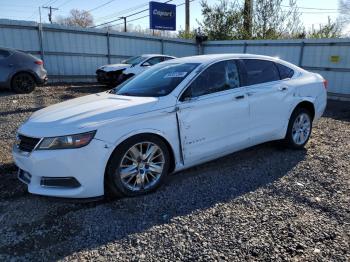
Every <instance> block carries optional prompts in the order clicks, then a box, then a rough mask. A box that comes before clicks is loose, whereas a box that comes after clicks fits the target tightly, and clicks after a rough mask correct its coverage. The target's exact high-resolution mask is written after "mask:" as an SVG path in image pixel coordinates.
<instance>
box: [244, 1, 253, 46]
mask: <svg viewBox="0 0 350 262" xmlns="http://www.w3.org/2000/svg"><path fill="white" fill-rule="evenodd" d="M253 1H254V0H245V1H244V10H243V28H244V35H245V39H249V38H251V37H252V27H253Z"/></svg>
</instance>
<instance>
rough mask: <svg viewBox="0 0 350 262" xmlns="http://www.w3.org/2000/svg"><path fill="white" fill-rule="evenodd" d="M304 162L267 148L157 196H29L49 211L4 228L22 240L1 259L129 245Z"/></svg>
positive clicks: (186, 174)
mask: <svg viewBox="0 0 350 262" xmlns="http://www.w3.org/2000/svg"><path fill="white" fill-rule="evenodd" d="M305 156H306V150H298V151H297V150H289V149H284V148H282V147H276V146H275V144H274V143H267V144H263V145H259V146H255V147H253V148H250V149H247V150H244V151H241V152H237V153H234V154H231V155H228V156H226V157H222V158H219V159H217V160H214V161H211V162H208V163H205V164H202V165H199V166H196V167H193V168H190V169H188V170H185V171H181V172H178V173H176V174H173V175H171V176H169V177H168V179H167V180H166V182H165V184H164V185H163V186H162V187H161V188H159V190H157V191H156V192H154V193H151V194H148V195H145V196H139V197H133V198H122V199H114V200H111V199H108V200H107V199H105V200H101V201H96V202H92V203H74V202H73V203H72V202H66V201H63V202H61V201H62V200H61V201H59V203H60V204H58V202H57V201H58V200H57V199H52V198H45V197H36V196H32V195H28V197H29V198H30V199H32V201H35V202H36V205H38V203H40V205H41V206H50V208H49V210H48V211H47V214H45V215H43V216H42V218H40V219H38V220H36V221H32V222H27V221H26V220H23V221H21V223H17V224H16V225H15V226H13V227H12V228H7V230H12V231H14V232H15V233H16V234H17V236H18V238H19V239H20V240H19V241H17V242H16V243H13V244H8V245H6V246H0V253H3V254H8V255H11V254H13V252H16V254H17V256H19V257H21V256H22V257H23V256H25V255H27V254H29V253H30V255H31V256H33V257H35V258H36V259H37V258H39V257H40V255H41V254H45V253H48V252H49V254H50V259H60V258H63V257H65V256H68V255H71V254H73V253H76V252H79V251H82V250H86V249H94V248H98V247H100V246H102V245H106V244H108V243H111V242H113V241H116V240H120V239H127V240H128V241H131V242H132V241H133V239H134V238H133V234H135V233H141V232H144V231H146V230H148V229H150V228H152V227H154V226H158V225H163V224H171V223H173V221H175V220H177V219H179V218H180V217H183V216H188V215H191V214H194V213H196V212H200V211H202V210H206V209H209V208H212V207H214V206H216V205H221V204H224V203H227V202H230V201H235V200H236V199H238V198H240V197H241V196H244V195H245V194H249V192H253V191H256V190H260V189H263V188H266V187H269V186H271V185H272V184H273V183H274V182H275V181H277V180H279V179H281V178H282V177H284V176H286V175H288V172H289V171H290V170H291V169H293V168H294V167H295V166H296V165H297V164H298V163H299V162H300V161H302V160H304V159H305ZM28 212H32V214H31V215H33V216H34V214H35V212H37V211H36V210H35V209H33V210H28ZM218 215H220V214H218ZM3 226H4V225H3ZM18 228H19V229H18ZM36 232H40V234H39V233H36ZM87 239H88V240H87ZM43 250H45V252H43Z"/></svg>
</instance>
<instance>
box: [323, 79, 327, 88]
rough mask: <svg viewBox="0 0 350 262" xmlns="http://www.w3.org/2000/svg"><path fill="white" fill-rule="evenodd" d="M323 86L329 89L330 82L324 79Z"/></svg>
mask: <svg viewBox="0 0 350 262" xmlns="http://www.w3.org/2000/svg"><path fill="white" fill-rule="evenodd" d="M323 86H324V88H326V89H327V88H328V81H327V80H326V79H323Z"/></svg>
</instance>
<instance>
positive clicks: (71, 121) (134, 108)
mask: <svg viewBox="0 0 350 262" xmlns="http://www.w3.org/2000/svg"><path fill="white" fill-rule="evenodd" d="M157 102H158V98H155V97H134V96H118V95H115V94H111V93H108V92H103V93H98V94H93V95H88V96H84V97H80V98H75V99H72V100H68V101H66V102H63V103H59V104H56V105H52V106H49V107H46V108H44V109H41V110H39V111H37V112H35V113H34V114H32V116H31V117H30V118H29V119H28V120H27V121H26V122H25V123H24V124H23V125H22V126H21V127H20V129H19V131H18V132H19V133H21V134H24V135H28V136H33V137H51V136H60V135H68V134H75V133H81V132H86V131H91V130H96V129H97V128H98V127H100V126H102V125H105V124H108V123H110V122H114V121H119V120H123V119H126V118H128V117H130V116H132V115H137V114H141V113H145V112H148V111H150V110H152V108H154V106H155V105H156V104H157Z"/></svg>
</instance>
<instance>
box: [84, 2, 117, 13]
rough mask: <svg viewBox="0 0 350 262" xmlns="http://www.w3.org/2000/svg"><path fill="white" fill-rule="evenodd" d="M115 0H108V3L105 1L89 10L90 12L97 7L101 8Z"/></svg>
mask: <svg viewBox="0 0 350 262" xmlns="http://www.w3.org/2000/svg"><path fill="white" fill-rule="evenodd" d="M114 1H115V0H109V1H107V2H106V3H104V4H102V5H99V6H96V7H94V8H92V9H90V10H88V12H92V11H95V10H97V9H99V8H101V7H104V6H106V5H108V4H110V3H112V2H114Z"/></svg>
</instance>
